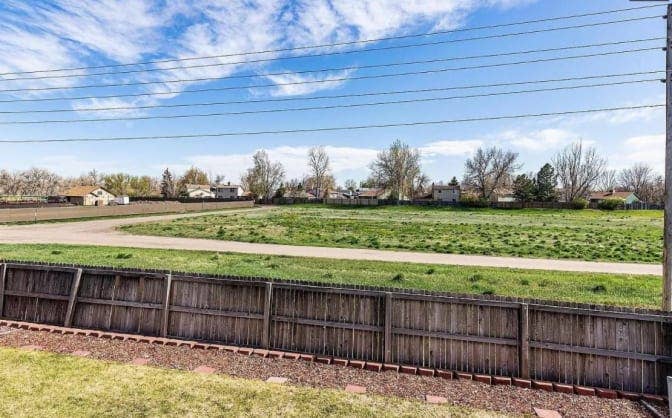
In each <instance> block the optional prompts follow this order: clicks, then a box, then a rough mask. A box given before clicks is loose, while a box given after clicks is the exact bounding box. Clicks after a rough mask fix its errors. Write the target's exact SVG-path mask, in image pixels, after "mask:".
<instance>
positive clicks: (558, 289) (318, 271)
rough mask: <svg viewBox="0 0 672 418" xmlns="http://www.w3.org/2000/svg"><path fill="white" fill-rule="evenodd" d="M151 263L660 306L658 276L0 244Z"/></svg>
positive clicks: (72, 259)
mask: <svg viewBox="0 0 672 418" xmlns="http://www.w3.org/2000/svg"><path fill="white" fill-rule="evenodd" d="M3 258H4V259H21V260H32V261H44V262H56V263H75V264H88V265H100V266H114V267H130V268H156V269H165V270H173V271H188V272H195V273H211V274H230V275H240V276H257V277H269V278H272V277H276V278H286V279H296V280H313V281H320V282H325V283H338V284H362V285H371V286H388V287H399V288H408V289H423V290H433V291H444V292H457V293H475V294H495V295H502V296H517V297H526V298H539V299H549V300H561V301H570V302H583V303H603V304H610V305H621V306H639V307H648V308H658V307H659V306H660V301H661V278H660V277H656V276H636V275H615V274H595V273H571V272H558V271H541V270H517V269H505V268H489V267H463V266H444V265H423V264H411V263H389V262H379V261H350V260H331V259H317V258H300V257H284V256H266V255H249V254H232V253H221V254H220V253H212V252H206V251H184V250H155V249H130V248H115V247H87V246H70V245H41V244H31V245H28V244H16V245H14V244H11V245H9V244H0V259H3Z"/></svg>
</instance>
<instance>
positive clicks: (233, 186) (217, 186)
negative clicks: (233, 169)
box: [212, 184, 242, 189]
mask: <svg viewBox="0 0 672 418" xmlns="http://www.w3.org/2000/svg"><path fill="white" fill-rule="evenodd" d="M212 187H213V188H214V189H231V188H234V189H235V188H236V187H240V188H241V189H242V186H240V185H239V184H215V185H214V186H212Z"/></svg>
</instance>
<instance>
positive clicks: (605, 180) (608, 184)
mask: <svg viewBox="0 0 672 418" xmlns="http://www.w3.org/2000/svg"><path fill="white" fill-rule="evenodd" d="M597 187H598V188H599V189H600V190H602V191H605V192H606V191H610V190H614V189H616V188H617V187H618V176H617V175H616V170H604V172H603V173H602V175H601V176H600V179H599V180H598V181H597Z"/></svg>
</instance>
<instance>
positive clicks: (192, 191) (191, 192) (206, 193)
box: [187, 184, 215, 199]
mask: <svg viewBox="0 0 672 418" xmlns="http://www.w3.org/2000/svg"><path fill="white" fill-rule="evenodd" d="M187 197H191V198H195V199H212V198H214V197H215V194H214V193H213V192H212V191H211V190H210V186H209V185H207V184H206V185H203V184H187Z"/></svg>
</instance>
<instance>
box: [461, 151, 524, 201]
mask: <svg viewBox="0 0 672 418" xmlns="http://www.w3.org/2000/svg"><path fill="white" fill-rule="evenodd" d="M520 167H521V165H520V164H518V154H517V153H515V152H511V151H504V150H502V149H501V148H497V147H491V148H488V149H483V148H479V149H477V150H476V153H475V154H474V156H473V157H472V158H470V159H468V160H467V162H466V163H465V173H464V183H465V184H466V185H467V186H470V187H472V188H474V189H475V190H476V191H477V192H478V194H479V196H480V197H481V198H482V199H487V200H490V199H491V197H492V195H493V193H495V192H496V191H497V190H498V189H501V188H502V187H504V186H506V185H507V184H510V183H511V182H512V177H513V173H514V172H515V171H516V170H518V169H520Z"/></svg>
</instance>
